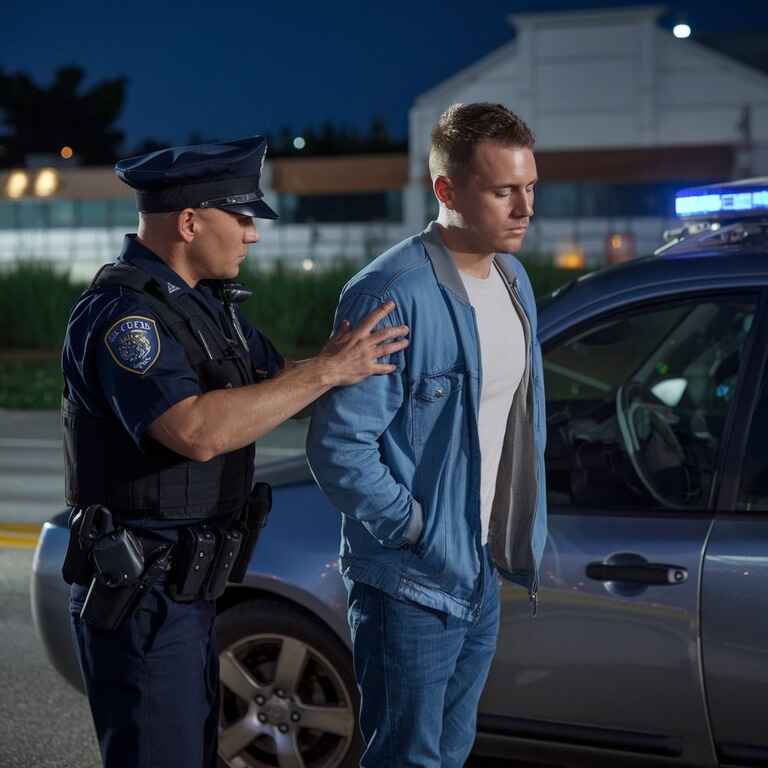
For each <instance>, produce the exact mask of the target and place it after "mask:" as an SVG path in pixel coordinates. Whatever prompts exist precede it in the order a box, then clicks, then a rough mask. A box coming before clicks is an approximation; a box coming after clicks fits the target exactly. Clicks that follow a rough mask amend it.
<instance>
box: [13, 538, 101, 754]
mask: <svg viewBox="0 0 768 768" xmlns="http://www.w3.org/2000/svg"><path fill="white" fill-rule="evenodd" d="M32 556H33V552H32V551H31V550H19V549H5V548H3V547H0V768H32V767H33V766H34V768H98V766H100V765H101V761H100V759H99V750H98V746H97V744H96V738H95V736H94V733H93V725H92V724H91V714H90V711H89V709H88V702H87V700H86V699H85V697H84V696H82V695H81V694H80V693H78V692H77V691H75V689H74V688H72V687H71V686H70V685H68V684H67V683H65V682H64V680H63V679H62V678H61V677H59V675H58V673H57V672H56V671H54V669H53V667H52V666H51V664H50V662H49V661H48V658H47V656H46V655H45V651H44V650H43V646H42V645H41V643H40V640H39V639H38V637H37V635H36V633H35V628H34V625H33V623H32V614H31V610H30V602H29V577H30V573H31V570H32ZM62 631H67V627H63V628H62Z"/></svg>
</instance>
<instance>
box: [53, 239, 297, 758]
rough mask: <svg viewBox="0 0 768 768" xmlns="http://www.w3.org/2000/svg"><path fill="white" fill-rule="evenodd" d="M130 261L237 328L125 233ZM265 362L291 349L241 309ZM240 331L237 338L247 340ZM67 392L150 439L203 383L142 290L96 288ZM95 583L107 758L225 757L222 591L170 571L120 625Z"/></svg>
mask: <svg viewBox="0 0 768 768" xmlns="http://www.w3.org/2000/svg"><path fill="white" fill-rule="evenodd" d="M119 260H120V261H123V262H127V263H129V264H133V265H135V266H138V267H140V268H141V269H142V270H144V271H145V272H147V273H149V274H150V275H152V276H153V277H155V278H157V279H158V280H159V281H160V283H161V285H163V286H165V290H167V293H168V296H169V298H170V300H171V301H173V299H174V297H178V296H181V295H182V293H187V294H190V295H192V296H193V297H194V299H195V301H197V302H199V303H200V305H201V306H203V307H204V308H205V311H206V312H208V313H209V314H210V316H211V318H212V319H213V320H214V321H215V322H216V323H217V324H218V326H219V327H220V328H221V329H222V332H223V333H225V335H226V334H230V335H231V331H230V330H227V329H228V326H227V325H226V323H225V320H224V306H223V304H222V303H221V302H220V301H219V300H218V299H217V298H216V297H215V296H214V295H213V293H212V292H211V291H210V289H208V288H207V287H205V286H203V285H200V286H198V287H196V288H195V289H192V288H190V287H189V286H188V285H187V284H186V283H185V282H184V281H183V280H182V279H181V278H180V277H179V276H178V275H177V274H176V273H175V272H174V271H173V270H171V269H170V268H169V267H168V266H167V265H166V264H165V263H164V262H163V261H162V260H161V259H159V258H158V257H157V256H156V255H155V254H153V253H152V252H151V251H149V250H148V249H147V248H145V247H144V246H143V245H142V244H141V243H139V242H138V240H137V239H136V237H135V236H128V237H126V240H125V245H124V248H123V252H122V254H121V255H120V259H119ZM240 323H241V326H242V329H243V334H244V336H245V339H246V341H247V344H248V347H249V350H250V354H251V360H252V363H253V367H254V369H256V370H257V371H261V372H262V374H263V376H264V377H271V376H274V375H276V374H277V373H278V371H279V370H280V368H281V367H282V365H283V359H282V357H281V356H280V354H279V353H278V352H277V351H276V349H275V348H274V346H273V345H272V344H271V342H270V341H269V340H268V339H267V338H266V337H264V336H263V335H262V334H261V333H259V331H257V330H256V329H255V328H253V327H252V326H251V325H250V324H249V323H248V322H247V321H246V320H245V318H243V317H242V315H240ZM235 341H236V340H235ZM62 365H63V371H64V378H65V382H66V387H67V395H68V398H69V399H70V400H72V401H73V402H74V403H76V404H77V405H78V406H80V407H82V408H84V409H86V410H87V411H88V412H89V413H91V414H94V415H96V416H101V415H104V414H107V413H109V412H111V413H113V414H114V415H115V416H116V417H117V419H118V421H119V423H120V424H121V425H122V426H123V427H124V428H125V430H126V431H127V432H128V433H129V434H130V435H131V437H132V438H133V440H134V441H135V443H136V445H137V446H138V447H139V448H140V449H141V448H142V446H143V445H144V441H146V440H148V439H150V438H148V436H147V435H146V430H147V427H148V426H149V425H150V424H151V423H152V422H153V421H154V420H155V419H157V418H158V417H159V416H161V415H162V414H163V413H164V412H165V411H166V410H168V409H169V408H170V407H172V406H173V405H175V404H176V403H178V402H180V401H181V400H184V399H185V398H187V397H190V396H193V395H199V394H201V393H202V391H203V390H202V389H201V386H200V383H199V382H198V379H197V376H196V373H195V371H194V369H193V368H192V367H191V366H190V363H189V360H188V359H187V356H186V353H185V351H184V348H183V347H182V346H181V344H180V343H179V342H178V341H177V340H176V339H175V338H174V337H172V336H170V335H169V334H168V333H167V332H165V331H164V329H163V326H162V325H161V323H160V322H159V321H158V318H156V317H155V316H154V315H153V312H152V310H151V308H150V306H149V305H148V304H146V303H144V302H143V301H142V296H141V294H138V293H136V292H134V291H130V290H121V291H120V292H118V293H115V292H105V293H95V294H91V295H87V296H86V297H84V298H83V299H81V300H80V302H79V303H78V304H77V305H76V307H75V309H74V311H73V313H72V316H71V319H70V324H69V327H68V329H67V335H66V338H65V342H64V351H63V357H62ZM179 524H180V523H179V522H178V521H175V522H174V521H170V520H155V521H153V520H149V519H146V518H145V519H144V520H143V521H142V523H141V528H140V530H141V533H142V535H143V536H145V537H149V538H150V540H151V539H153V538H155V539H156V540H157V541H158V543H160V542H163V541H173V540H175V539H176V531H177V527H178V526H179ZM86 592H87V588H86V587H79V586H77V585H73V587H72V593H71V599H70V612H71V616H72V624H73V629H74V632H75V637H76V639H77V645H78V648H79V652H80V661H81V665H82V669H83V674H84V679H85V681H86V687H87V690H88V694H89V700H90V704H91V711H92V714H93V719H94V723H95V726H96V731H97V735H98V738H99V743H100V746H101V751H102V759H103V761H104V765H105V766H107V767H108V768H123V766H125V768H128V767H129V766H130V768H149V767H150V766H156V765H157V766H171V765H179V766H185V767H186V766H189V768H198V766H201V767H204V768H215V766H216V743H217V739H216V736H217V727H218V726H217V722H218V656H217V652H216V647H215V641H214V634H213V632H214V620H215V613H216V612H215V602H214V601H211V600H196V601H194V602H191V603H177V602H174V601H173V600H171V599H170V598H169V597H168V595H167V594H166V591H165V588H164V584H163V582H162V581H160V582H158V583H156V584H155V585H154V586H153V587H152V588H151V590H150V591H149V592H148V593H147V594H146V595H145V596H144V597H143V598H142V601H141V603H140V604H139V607H138V609H137V610H136V611H135V612H134V613H133V615H132V616H131V617H130V618H129V619H127V620H126V621H125V622H123V624H121V625H120V626H119V627H118V628H117V629H116V630H109V631H103V630H96V629H93V628H92V627H91V626H89V625H88V624H86V623H85V622H83V621H81V620H80V618H79V613H80V610H81V608H82V605H83V601H84V599H85V595H86Z"/></svg>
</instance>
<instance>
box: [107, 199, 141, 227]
mask: <svg viewBox="0 0 768 768" xmlns="http://www.w3.org/2000/svg"><path fill="white" fill-rule="evenodd" d="M138 223H139V214H138V212H137V211H136V203H135V202H134V201H133V200H114V201H113V203H112V226H113V227H133V229H136V226H137V224H138Z"/></svg>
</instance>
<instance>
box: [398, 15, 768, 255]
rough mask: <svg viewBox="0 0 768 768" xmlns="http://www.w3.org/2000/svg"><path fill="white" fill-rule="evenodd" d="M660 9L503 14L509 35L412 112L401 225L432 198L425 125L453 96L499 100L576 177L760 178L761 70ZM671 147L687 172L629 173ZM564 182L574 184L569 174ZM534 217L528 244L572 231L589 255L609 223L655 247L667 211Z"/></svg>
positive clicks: (766, 86)
mask: <svg viewBox="0 0 768 768" xmlns="http://www.w3.org/2000/svg"><path fill="white" fill-rule="evenodd" d="M663 13H664V8H662V7H659V6H650V7H639V8H626V9H619V10H599V11H579V12H574V13H542V14H520V15H512V16H510V17H509V18H508V21H509V23H510V24H511V26H512V27H513V29H514V31H515V37H514V40H513V41H512V42H510V43H509V44H507V45H505V46H503V47H502V48H500V49H498V50H496V51H494V52H493V53H491V54H490V55H489V56H487V57H485V58H484V59H482V60H481V61H479V62H477V63H476V64H475V65H473V66H470V67H469V68H467V69H465V70H464V71H462V72H459V73H458V74H457V75H456V76H455V77H452V78H451V79H449V80H447V81H446V82H444V83H442V84H440V85H439V86H437V87H436V88H434V89H432V90H430V91H428V92H427V93H425V94H423V95H422V96H420V97H419V98H418V99H417V100H416V102H415V104H414V106H413V108H412V109H411V112H410V125H409V147H410V157H409V183H408V192H407V198H406V202H405V203H404V210H405V211H406V220H407V222H408V224H409V226H410V228H411V229H415V228H417V227H418V226H420V225H421V223H422V222H423V221H424V219H425V218H426V217H427V216H428V213H429V207H430V204H431V203H430V196H429V194H425V192H424V188H425V178H424V177H425V172H426V167H427V156H428V152H429V136H430V131H431V129H432V126H433V125H434V124H435V122H436V121H437V119H438V117H439V115H440V114H441V113H442V112H443V110H444V109H445V108H446V107H447V106H448V105H450V104H452V103H455V102H465V103H466V102H473V101H491V102H500V103H503V104H505V105H507V106H508V107H510V108H511V109H512V110H513V111H515V112H516V113H517V114H519V115H520V116H521V117H522V118H523V119H524V120H525V121H526V122H527V123H528V124H529V126H531V128H532V129H533V131H534V133H535V134H536V151H537V156H538V157H539V158H540V159H541V161H544V160H546V158H547V157H548V156H550V157H551V156H554V155H556V156H557V158H559V159H560V160H561V161H563V162H564V163H565V164H567V165H569V166H571V167H572V166H573V165H574V164H576V165H578V164H579V162H580V161H579V157H581V158H582V160H583V168H582V171H581V177H582V181H591V182H594V183H598V184H600V183H611V182H613V183H615V182H616V181H617V180H618V181H620V182H621V183H623V184H625V185H631V184H633V183H639V182H644V183H648V182H659V183H661V182H664V181H670V182H678V186H679V182H683V181H685V182H686V183H687V182H688V181H690V182H691V185H693V184H695V183H697V182H698V181H716V180H723V179H722V178H720V179H718V178H712V176H713V175H721V174H722V172H723V171H725V172H726V174H727V176H731V177H733V176H758V175H767V176H768V75H767V74H765V73H763V72H762V71H759V70H755V69H752V68H750V67H747V66H745V65H743V64H741V63H739V62H737V61H734V60H733V59H730V58H728V57H725V56H723V55H721V54H719V53H717V52H715V51H713V50H711V49H709V48H706V47H704V46H702V45H700V44H699V43H697V42H696V41H695V40H693V39H686V40H679V39H676V38H675V37H674V36H673V35H672V33H671V32H670V31H668V30H666V29H662V28H661V27H659V25H658V20H659V18H660V17H661V16H662V15H663ZM697 148H698V149H701V158H700V162H699V163H698V165H700V166H701V168H702V169H701V176H700V178H698V179H697V178H696V176H697V173H696V165H697V158H696V152H695V150H696V149H697ZM674 149H679V150H680V152H681V154H682V153H683V151H685V154H686V155H687V158H688V160H687V163H686V165H687V167H686V168H685V169H682V168H680V166H679V165H678V167H677V169H676V170H672V169H670V170H667V171H664V170H663V169H658V172H657V173H654V168H653V167H650V168H648V167H646V168H644V169H643V172H642V173H638V170H637V167H636V166H637V164H638V161H639V160H640V161H641V160H642V157H643V156H644V157H645V158H646V160H647V164H649V165H651V166H652V165H653V163H654V159H655V158H656V157H658V150H664V151H665V155H666V156H667V157H668V156H669V152H670V150H674ZM712 152H718V153H719V154H720V155H721V162H720V163H719V166H718V167H717V168H714V169H713V168H712V167H711V164H710V163H709V162H708V161H707V158H706V155H707V153H710V154H711V153H712ZM606 153H610V154H611V156H612V157H613V159H614V161H613V165H614V167H613V169H612V171H611V173H609V174H607V175H606V172H605V168H604V167H602V166H603V165H604V164H600V165H601V168H597V169H596V168H594V167H591V166H592V165H594V160H595V159H596V158H598V159H599V158H600V157H602V158H605V157H606ZM622 153H623V154H624V155H625V158H624V159H625V163H624V165H625V168H626V171H625V173H624V174H623V175H622V173H621V165H622ZM723 155H725V157H726V158H727V156H728V155H730V157H731V160H730V162H728V160H727V159H726V160H725V163H723V162H722V157H723ZM552 159H555V158H554V157H553V158H552ZM541 161H540V171H541V170H542V167H541V166H542V165H545V166H546V170H547V172H548V173H549V176H548V173H547V172H545V173H540V180H541V184H542V187H544V186H546V184H547V183H548V181H550V180H551V176H552V175H553V174H554V176H555V180H557V177H558V172H559V169H558V167H557V165H558V164H557V162H555V163H552V162H550V163H546V162H541ZM640 164H641V165H644V163H642V162H641V163H640ZM728 165H730V166H731V167H730V168H727V167H726V166H728ZM617 166H618V167H617ZM718 172H719V173H718ZM665 173H666V176H665ZM670 174H671V178H670ZM569 180H571V181H573V180H575V179H574V175H573V171H572V170H571V171H569ZM598 213H599V212H598ZM657 213H658V212H657ZM534 222H535V225H536V226H535V227H534V228H533V229H532V231H531V235H532V236H533V237H532V240H533V241H534V242H536V243H537V244H538V247H539V248H540V249H541V250H544V251H556V250H557V248H558V246H559V244H560V243H562V242H564V240H565V241H567V240H568V239H569V238H570V240H571V241H573V242H574V243H577V244H581V245H582V246H584V247H585V248H586V250H587V253H588V255H591V256H592V257H593V259H594V258H599V257H600V255H601V253H600V252H601V250H602V249H603V245H604V243H605V240H606V237H610V235H611V233H613V232H614V231H615V230H616V229H617V227H618V229H619V230H620V231H622V230H624V231H626V230H629V231H630V232H632V233H634V234H635V236H636V238H637V246H638V248H637V250H638V251H643V252H645V251H648V250H651V249H652V248H653V247H654V245H655V244H658V238H659V235H660V232H661V230H663V229H664V228H665V226H666V225H667V223H668V221H667V217H666V216H658V215H656V216H652V215H650V216H649V215H644V216H633V215H632V213H631V212H630V213H629V214H628V215H627V216H619V217H610V218H606V217H601V216H599V215H592V216H589V217H583V216H575V217H568V216H563V217H558V216H547V217H544V216H542V217H541V218H538V219H537V218H535V219H534Z"/></svg>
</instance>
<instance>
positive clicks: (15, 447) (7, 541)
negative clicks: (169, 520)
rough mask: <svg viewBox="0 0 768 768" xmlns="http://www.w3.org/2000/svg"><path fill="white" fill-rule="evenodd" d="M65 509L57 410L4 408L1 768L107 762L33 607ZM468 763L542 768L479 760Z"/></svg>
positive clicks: (0, 460) (299, 434) (273, 439)
mask: <svg viewBox="0 0 768 768" xmlns="http://www.w3.org/2000/svg"><path fill="white" fill-rule="evenodd" d="M307 426H308V421H307V420H302V421H292V422H288V423H287V424H285V425H283V426H282V427H280V428H279V429H277V430H275V431H274V432H273V433H272V434H271V435H269V436H267V437H265V438H263V439H262V440H260V441H259V442H258V443H257V449H256V462H257V463H265V462H268V461H273V460H275V459H278V458H284V457H287V456H291V455H296V454H297V453H301V452H303V450H304V437H305V434H306V429H307ZM63 508H64V456H63V450H62V442H61V428H60V424H59V414H58V412H55V411H8V410H2V409H0V768H31V767H32V766H34V768H98V766H100V764H101V763H100V759H99V752H98V746H97V744H96V739H95V737H94V733H93V725H92V722H91V716H90V711H89V709H88V702H87V700H86V699H85V697H84V696H82V695H81V694H80V693H79V692H77V691H75V690H74V689H73V688H72V687H70V686H69V685H68V684H67V683H66V682H65V681H64V680H63V679H62V678H61V677H59V675H58V673H57V672H55V671H54V669H53V667H52V666H51V664H50V662H49V661H48V658H47V656H46V654H45V650H44V649H43V646H42V644H41V642H40V640H39V639H38V637H37V634H36V632H35V628H34V625H33V622H32V615H31V609H30V596H29V586H30V575H31V570H32V558H33V554H34V553H33V550H34V547H35V543H36V541H37V535H38V532H39V530H40V527H41V525H42V524H43V523H44V522H45V521H46V520H48V519H49V518H50V517H52V516H53V515H55V514H56V513H57V512H59V511H61V510H62V509H63ZM62 631H63V632H64V631H68V627H62ZM467 765H468V766H471V767H472V768H501V767H502V766H508V767H509V768H512V767H513V766H516V768H536V767H535V766H529V765H524V764H522V763H512V762H509V763H508V762H506V761H496V760H481V759H475V760H472V761H471V762H470V763H468V764H467Z"/></svg>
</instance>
